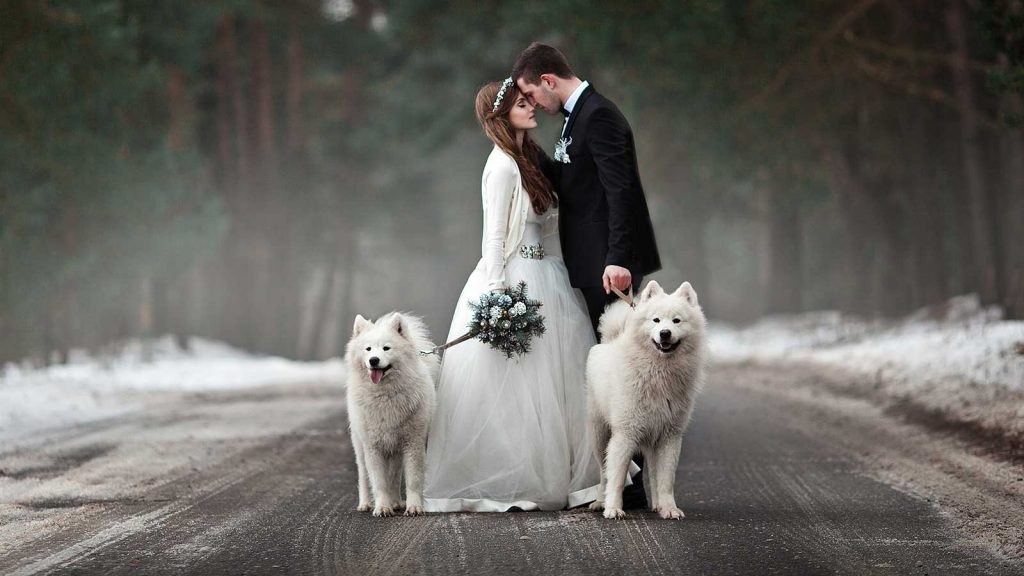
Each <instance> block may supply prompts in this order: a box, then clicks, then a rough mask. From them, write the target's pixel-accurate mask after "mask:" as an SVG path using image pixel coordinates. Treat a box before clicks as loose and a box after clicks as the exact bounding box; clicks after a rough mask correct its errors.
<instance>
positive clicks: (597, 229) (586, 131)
mask: <svg viewBox="0 0 1024 576" xmlns="http://www.w3.org/2000/svg"><path fill="white" fill-rule="evenodd" d="M563 137H564V138H566V140H569V139H571V141H570V144H569V145H568V147H567V149H566V151H567V152H568V155H569V163H563V162H558V161H553V160H552V161H547V162H545V166H544V168H545V173H547V175H548V177H549V179H550V180H551V182H552V184H553V185H554V186H555V188H556V190H557V191H558V212H559V235H560V237H561V241H562V256H563V258H564V259H565V267H566V268H567V269H568V270H569V280H570V282H571V283H572V285H573V286H576V287H579V288H583V287H592V286H601V278H602V276H603V275H604V268H605V266H607V265H610V264H614V265H616V266H622V267H623V268H628V269H629V271H630V273H631V274H633V276H634V277H638V276H643V275H646V274H650V273H651V272H654V271H656V270H659V269H660V268H661V259H660V258H659V256H658V247H657V244H656V243H655V241H654V227H653V226H652V225H651V216H650V214H649V213H648V211H647V199H646V197H645V196H644V189H643V186H642V185H641V184H640V172H639V170H638V168H637V161H636V147H635V145H634V143H633V131H632V129H630V127H629V122H627V121H626V118H625V116H623V115H622V112H620V111H619V109H618V107H617V106H615V104H613V103H612V102H611V101H610V100H608V99H607V98H605V97H604V96H602V95H600V94H598V93H597V92H596V91H595V90H594V88H593V87H592V86H588V87H587V88H586V89H585V90H584V91H583V93H582V94H581V95H580V97H579V99H578V100H577V101H576V105H575V106H574V107H573V111H572V114H570V115H569V122H568V124H567V125H566V127H565V131H564V133H563Z"/></svg>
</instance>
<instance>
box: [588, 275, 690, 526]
mask: <svg viewBox="0 0 1024 576" xmlns="http://www.w3.org/2000/svg"><path fill="white" fill-rule="evenodd" d="M599 330H600V332H601V344H598V345H597V346H594V347H593V348H591V349H590V356H589V357H588V358H587V387H588V396H587V412H588V418H589V423H590V434H591V438H592V440H593V444H594V450H595V452H596V453H597V457H598V458H599V459H600V460H601V462H603V466H602V470H601V485H600V487H599V492H598V500H597V501H595V502H594V503H593V504H591V505H590V508H591V509H592V510H600V509H602V508H604V517H605V518H622V517H624V516H625V513H624V512H623V511H622V487H623V484H624V483H625V478H626V470H627V466H628V465H629V460H630V457H631V456H632V455H633V454H634V453H636V452H638V451H639V452H642V453H643V455H644V461H645V466H646V468H647V471H646V472H645V473H644V478H645V482H644V487H645V489H646V491H647V498H648V501H649V503H650V505H651V509H653V510H654V511H656V512H658V513H659V514H660V515H661V517H662V518H676V519H679V518H682V517H683V511H682V510H680V509H679V508H678V507H676V499H675V494H674V492H673V488H674V483H675V473H676V465H677V464H678V463H679V449H680V446H681V445H682V442H683V431H684V430H685V429H686V426H687V424H688V423H689V421H690V413H691V412H692V411H693V405H694V401H695V400H696V398H697V394H698V393H699V392H700V389H701V386H703V383H704V364H705V350H706V342H705V340H706V339H705V320H704V313H703V312H702V311H701V309H700V306H699V305H698V304H697V293H696V292H694V290H693V287H692V286H690V283H689V282H683V284H682V286H680V287H679V289H677V290H676V291H675V292H673V293H671V294H666V293H665V291H664V290H662V289H661V286H660V285H659V284H658V283H657V282H655V281H653V280H652V281H651V282H650V283H649V284H647V287H646V288H644V290H643V292H642V293H641V294H640V298H639V299H638V301H637V304H636V308H635V309H632V308H630V307H629V306H627V305H626V304H625V303H624V302H617V303H615V304H613V305H611V306H609V307H608V309H607V310H606V311H605V313H604V315H602V316H601V322H600V326H599ZM602 495H603V500H602Z"/></svg>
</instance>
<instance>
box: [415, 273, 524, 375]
mask: <svg viewBox="0 0 1024 576" xmlns="http://www.w3.org/2000/svg"><path fill="white" fill-rule="evenodd" d="M469 307H470V308H472V309H473V317H472V319H471V320H470V321H469V324H468V325H467V326H466V328H467V329H468V330H469V332H467V333H466V334H463V335H462V336H460V337H458V338H456V339H455V340H452V341H451V342H449V343H447V344H444V345H443V346H438V347H436V348H434V349H433V350H430V351H429V352H427V353H437V352H440V351H441V350H444V349H446V348H450V347H452V346H454V345H456V344H458V343H460V342H465V341H466V340H469V339H470V338H476V339H477V340H479V341H481V342H484V343H487V344H490V345H491V348H494V349H495V350H500V351H501V352H503V353H504V354H505V356H506V357H508V358H512V357H513V356H521V355H523V354H526V353H527V352H529V351H530V343H531V341H532V340H533V337H534V336H540V335H542V334H544V317H543V316H541V315H540V314H539V313H538V310H540V307H541V303H540V301H538V300H530V298H529V297H527V293H526V282H520V283H519V284H518V285H516V286H514V287H512V288H506V289H505V290H502V291H495V292H488V293H486V294H483V295H481V296H480V299H479V300H478V301H476V302H469Z"/></svg>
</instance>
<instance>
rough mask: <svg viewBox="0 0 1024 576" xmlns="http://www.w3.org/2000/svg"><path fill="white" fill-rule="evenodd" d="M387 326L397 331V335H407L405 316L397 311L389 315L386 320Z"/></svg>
mask: <svg viewBox="0 0 1024 576" xmlns="http://www.w3.org/2000/svg"><path fill="white" fill-rule="evenodd" d="M388 327H389V328H391V329H392V330H394V331H395V332H396V333H398V335H399V336H403V337H408V335H409V330H408V328H407V327H406V325H405V318H402V315H401V314H399V313H397V312H396V313H394V314H392V315H391V319H390V320H388Z"/></svg>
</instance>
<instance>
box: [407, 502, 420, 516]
mask: <svg viewBox="0 0 1024 576" xmlns="http://www.w3.org/2000/svg"><path fill="white" fill-rule="evenodd" d="M405 515H406V516H422V515H423V507H422V506H416V505H415V504H413V505H412V506H409V507H408V508H406V509H405Z"/></svg>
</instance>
